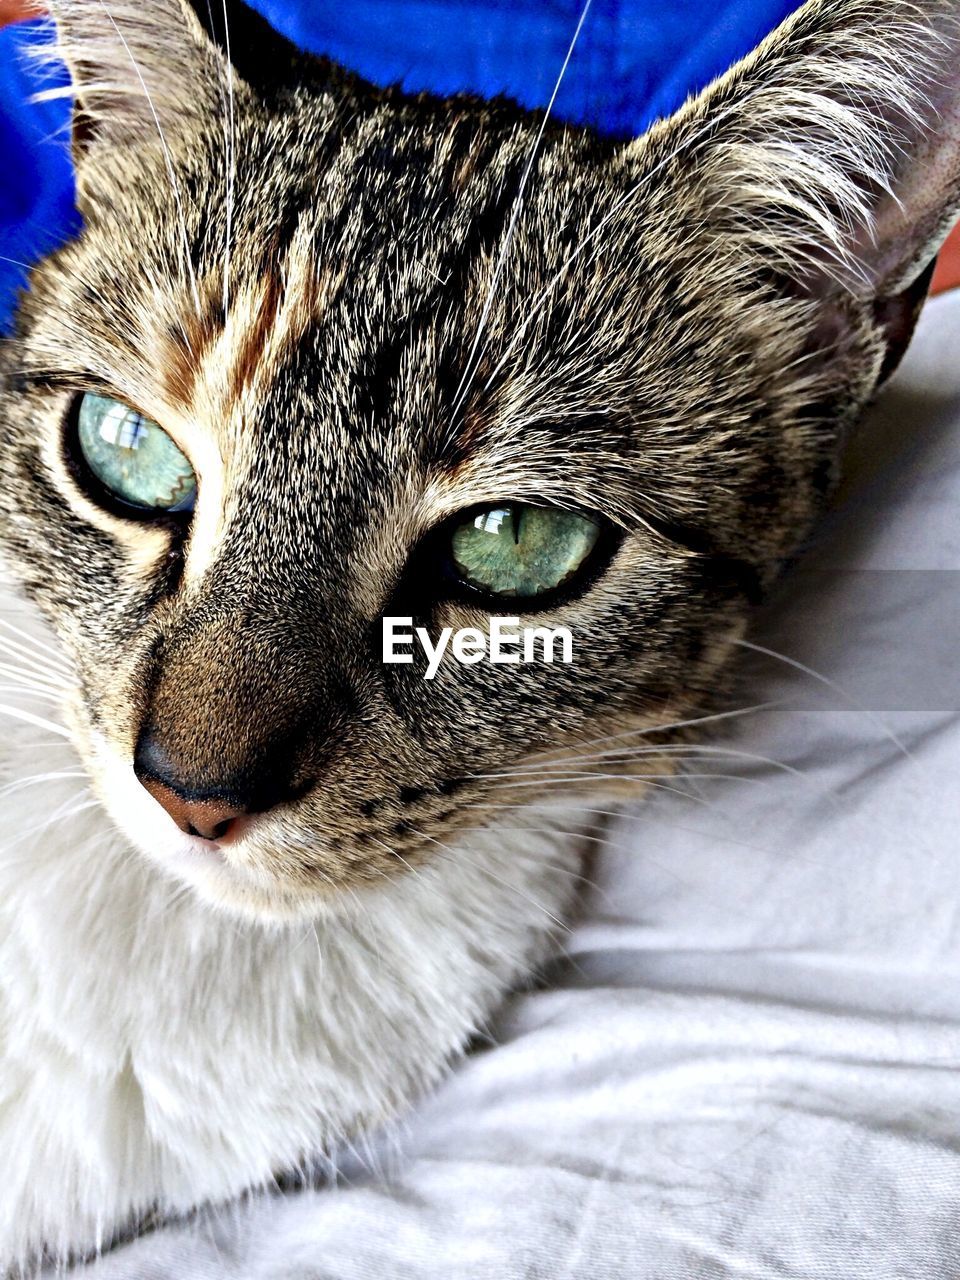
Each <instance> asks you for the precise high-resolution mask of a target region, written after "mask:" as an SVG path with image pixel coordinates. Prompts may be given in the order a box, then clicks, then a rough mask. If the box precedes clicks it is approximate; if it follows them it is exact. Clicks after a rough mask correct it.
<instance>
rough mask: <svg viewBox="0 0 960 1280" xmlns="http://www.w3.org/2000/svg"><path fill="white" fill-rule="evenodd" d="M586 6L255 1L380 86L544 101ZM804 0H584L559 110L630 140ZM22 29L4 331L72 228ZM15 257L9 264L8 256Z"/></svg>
mask: <svg viewBox="0 0 960 1280" xmlns="http://www.w3.org/2000/svg"><path fill="white" fill-rule="evenodd" d="M581 4H582V0H339V2H337V0H323V2H322V3H319V4H318V3H317V0H254V5H253V7H254V8H256V9H257V10H259V12H260V13H262V14H263V16H264V17H266V18H268V19H269V20H270V21H271V22H272V23H273V25H274V26H275V27H276V28H277V29H278V30H279V31H281V32H283V34H284V35H286V36H288V37H289V38H290V39H291V40H293V41H294V42H295V43H296V44H298V45H300V46H301V47H302V48H304V49H309V50H311V51H313V52H315V53H325V54H329V55H330V56H331V57H333V58H336V59H337V60H338V61H340V62H342V63H344V64H345V65H346V66H348V67H351V68H353V69H354V70H355V71H359V72H360V73H361V74H362V75H364V76H366V77H367V78H368V79H370V80H373V81H374V82H376V83H378V84H393V83H396V82H399V83H401V84H403V86H404V87H405V88H407V89H410V90H420V89H430V90H433V91H435V92H439V93H445V94H446V93H454V92H456V91H458V90H472V91H474V92H477V93H480V94H483V95H485V96H493V95H494V94H497V93H506V94H509V95H510V96H511V97H513V98H515V99H516V100H517V101H518V102H520V103H522V104H523V105H524V106H528V107H543V106H546V104H547V103H548V102H549V100H550V95H551V93H552V92H553V87H554V84H555V82H556V79H557V75H558V73H559V71H560V68H561V67H562V65H563V61H564V58H565V56H566V53H567V49H568V47H569V45H570V42H571V39H572V37H573V34H574V31H575V30H576V27H577V22H578V19H579V17H580V14H581ZM798 4H799V0H669V3H663V2H662V0H592V4H591V7H590V9H589V11H588V13H587V16H586V20H585V21H584V23H583V27H582V29H581V32H580V36H579V39H578V40H577V44H576V48H575V50H574V53H573V56H572V58H571V60H570V65H569V67H568V69H567V72H566V75H565V76H564V79H563V83H562V85H561V87H560V91H559V93H558V95H557V99H556V104H555V106H554V114H555V116H556V117H557V118H558V119H561V120H566V121H568V122H570V123H573V124H591V125H593V126H595V127H596V128H599V129H601V130H603V131H605V132H608V133H612V134H618V135H635V134H639V133H642V132H643V130H644V129H646V128H647V126H648V125H649V124H650V123H651V122H652V121H653V120H655V119H657V118H658V117H659V116H663V115H667V114H669V113H670V112H671V111H673V110H675V109H676V107H678V106H679V105H680V104H681V103H682V102H683V100H684V99H685V98H686V97H687V95H688V94H690V93H692V92H695V91H696V90H698V89H700V88H702V87H703V86H704V85H705V84H708V83H709V82H710V81H711V80H712V79H713V78H714V77H715V76H717V75H719V74H720V73H722V72H723V71H725V70H726V68H727V67H729V66H730V65H731V64H732V63H733V62H735V61H736V60H737V59H738V58H740V57H742V56H743V55H744V54H745V53H747V52H749V50H750V49H752V48H753V47H754V46H755V45H756V44H757V43H758V42H759V40H760V39H762V37H763V36H764V35H766V34H767V32H769V31H771V30H772V29H773V28H774V27H775V26H776V25H777V24H778V23H779V22H780V21H782V19H783V18H784V17H785V16H786V15H787V14H788V13H790V12H792V10H793V9H795V8H797V7H798ZM36 31H37V27H36V25H35V24H27V25H26V26H20V27H8V28H6V29H5V30H3V31H0V175H2V177H0V330H2V329H4V328H6V327H7V326H8V324H9V319H10V313H11V311H12V308H13V304H14V300H15V297H16V293H17V290H18V289H19V288H20V287H21V285H22V283H23V278H24V270H23V267H21V266H18V265H17V263H29V262H32V261H34V260H35V259H36V258H37V257H38V256H39V255H40V254H42V253H44V252H47V251H48V250H49V249H51V248H52V247H54V246H55V245H56V244H57V243H58V242H61V241H62V240H64V239H65V238H66V237H67V236H68V235H70V234H71V233H72V231H73V230H74V229H75V228H76V227H77V225H78V217H77V214H76V212H75V211H74V207H73V180H72V174H71V170H70V163H69V151H68V147H67V145H66V138H67V134H68V124H67V106H66V104H65V103H64V102H56V103H45V104H32V103H30V101H29V99H30V97H31V96H32V94H34V93H35V92H36V90H37V87H38V85H37V80H36V71H35V70H33V69H30V68H28V67H27V66H26V65H25V64H24V59H23V56H22V52H21V49H20V46H22V44H23V42H24V40H25V39H28V38H30V37H31V33H32V34H33V36H34V37H35V35H36ZM9 259H14V260H15V261H14V262H11V261H9Z"/></svg>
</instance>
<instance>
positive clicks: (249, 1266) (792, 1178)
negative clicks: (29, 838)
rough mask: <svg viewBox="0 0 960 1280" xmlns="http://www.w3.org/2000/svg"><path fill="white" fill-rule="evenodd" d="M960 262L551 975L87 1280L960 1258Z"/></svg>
mask: <svg viewBox="0 0 960 1280" xmlns="http://www.w3.org/2000/svg"><path fill="white" fill-rule="evenodd" d="M958 357H960V291H958V292H957V293H956V294H954V295H948V296H947V297H945V298H942V299H939V300H937V301H935V302H933V303H931V304H930V305H929V306H928V307H927V309H926V311H925V313H924V316H923V319H922V322H921V326H920V331H919V334H918V337H917V339H916V342H915V345H914V347H913V349H912V350H911V353H910V355H909V357H908V360H907V362H906V364H905V366H904V368H903V369H902V370H901V372H900V374H899V375H898V376H897V378H896V380H895V381H894V383H893V385H892V386H891V387H890V388H889V389H888V390H887V392H886V393H885V395H884V397H883V399H882V401H881V403H880V405H879V406H878V408H877V410H876V411H875V412H874V413H873V414H872V415H871V417H870V419H869V420H868V422H867V423H866V424H865V425H864V428H863V431H862V434H861V436H860V438H859V442H858V444H857V446H856V447H855V449H854V451H853V452H854V456H853V458H852V459H851V474H852V480H851V482H850V484H849V485H848V489H847V493H846V495H845V497H844V499H843V501H842V502H841V503H840V504H839V508H838V511H837V513H836V515H835V516H834V517H833V518H831V520H829V521H827V523H826V525H825V526H824V531H823V533H822V534H821V536H820V538H819V544H820V545H819V546H818V548H817V549H816V550H815V551H814V553H813V554H812V556H810V557H808V559H807V561H806V563H805V566H804V568H803V570H802V571H801V572H800V573H798V574H796V575H794V577H793V578H792V579H791V580H790V581H789V582H788V583H787V584H786V585H785V588H784V590H783V592H782V596H781V599H780V600H779V601H778V602H777V603H776V605H775V606H774V607H773V608H772V609H770V610H769V611H768V615H767V617H766V618H765V619H764V620H763V623H762V626H761V628H760V629H759V630H758V631H757V632H756V633H754V639H755V641H756V642H757V643H758V644H762V645H765V646H771V647H773V648H775V649H777V650H781V651H782V652H784V653H785V654H786V655H788V656H789V657H790V658H791V659H793V660H795V661H797V662H799V663H802V664H806V665H808V666H810V667H812V668H815V669H816V671H817V672H818V673H820V675H821V676H823V677H825V678H826V680H827V681H829V682H830V683H829V684H827V683H825V682H824V680H822V679H819V678H816V677H814V676H812V675H809V674H806V673H804V672H803V671H801V670H799V669H798V668H796V667H792V666H787V665H785V664H784V663H783V662H780V661H773V660H770V659H766V658H764V657H763V656H762V655H760V654H758V653H756V652H754V651H747V652H746V653H745V654H744V658H745V660H746V661H745V670H746V672H747V679H746V681H745V684H744V687H743V689H742V691H741V696H740V700H739V701H740V705H742V706H744V707H746V706H752V705H755V704H758V703H769V702H773V701H776V702H777V705H776V706H773V707H768V708H767V709H766V710H763V711H753V712H750V713H746V714H744V715H743V716H742V717H739V718H737V719H735V720H732V721H731V722H730V723H729V725H728V726H726V727H725V729H724V732H723V733H722V734H721V735H720V736H718V737H716V738H714V739H713V740H712V742H713V746H714V747H715V748H718V749H719V748H720V747H721V746H722V747H725V748H730V749H732V750H734V751H736V752H740V753H742V754H740V755H730V754H721V753H720V752H719V750H717V751H716V752H705V753H704V754H703V757H702V759H701V760H699V761H698V763H697V765H696V766H694V767H693V768H692V769H691V771H690V772H691V773H693V774H695V775H726V776H721V777H718V776H713V777H709V776H695V777H691V778H689V779H687V780H686V781H684V782H683V783H682V784H678V789H679V790H680V791H682V792H684V793H685V794H684V795H679V794H675V793H674V792H669V791H663V792H659V793H657V794H656V795H655V797H654V798H653V799H652V800H651V801H650V802H648V803H646V804H644V805H642V806H639V807H638V808H637V809H636V811H635V812H633V813H631V814H630V815H628V816H623V817H621V818H620V819H618V820H616V821H614V822H613V823H612V824H611V825H610V826H609V827H608V828H607V830H606V831H605V832H604V835H605V836H606V837H607V838H608V839H609V843H608V844H607V845H605V847H604V848H603V849H602V851H601V852H600V853H599V855H598V857H597V858H596V861H595V862H594V864H593V866H592V867H591V868H590V872H589V874H590V877H591V879H592V880H593V882H594V887H593V889H592V890H591V891H590V893H589V901H588V904H587V907H586V910H585V914H584V918H583V920H582V922H581V923H579V924H578V925H577V927H575V928H574V930H573V933H572V936H571V939H570V961H569V963H567V964H564V965H561V966H558V968H557V971H556V972H555V973H553V974H552V975H551V976H550V981H549V983H548V985H547V986H546V987H545V988H544V989H541V990H537V991H535V992H531V993H528V994H525V995H522V996H520V997H517V998H516V999H514V1000H513V1002H512V1003H511V1005H510V1006H509V1008H508V1010H507V1011H506V1012H505V1014H504V1016H503V1017H502V1019H501V1021H500V1023H499V1025H498V1026H497V1027H496V1028H495V1040H496V1045H495V1047H490V1048H485V1049H480V1050H478V1051H477V1052H476V1053H475V1054H474V1055H473V1056H472V1057H470V1058H469V1059H468V1060H467V1061H466V1062H464V1063H462V1064H461V1065H460V1066H459V1067H458V1068H457V1069H456V1071H455V1072H454V1074H453V1075H452V1077H451V1078H450V1079H449V1081H448V1082H447V1084H446V1085H445V1087H444V1088H443V1089H441V1090H440V1092H439V1093H438V1094H436V1095H435V1096H434V1097H433V1098H431V1099H430V1100H428V1101H427V1102H425V1103H424V1105H422V1106H421V1107H420V1109H419V1111H418V1113H417V1114H416V1115H415V1116H413V1117H412V1118H411V1119H410V1120H409V1122H408V1123H407V1124H406V1126H405V1127H404V1130H403V1132H402V1133H401V1134H399V1135H393V1136H392V1137H391V1138H390V1139H389V1140H384V1142H383V1143H382V1144H380V1146H378V1147H377V1148H376V1149H373V1150H366V1151H363V1152H358V1153H356V1155H355V1156H354V1157H353V1158H352V1160H350V1161H349V1162H348V1167H347V1169H346V1171H345V1172H344V1174H343V1176H342V1177H341V1179H340V1181H339V1183H338V1184H337V1185H336V1186H334V1187H332V1188H330V1189H328V1190H323V1191H316V1192H309V1193H301V1194H295V1195H289V1196H287V1197H284V1198H280V1197H276V1198H262V1199H259V1200H256V1201H254V1202H253V1203H251V1204H249V1205H247V1206H245V1207H243V1208H236V1209H232V1210H231V1211H229V1212H223V1213H220V1214H218V1215H215V1216H213V1217H212V1218H207V1219H204V1220H202V1221H199V1222H195V1223H191V1224H187V1225H183V1226H179V1227H168V1228H167V1229H165V1230H162V1231H160V1232H158V1233H156V1234H154V1235H152V1236H148V1237H144V1238H143V1239H141V1240H139V1241H136V1242H134V1243H133V1244H132V1245H129V1246H127V1247H124V1248H122V1249H120V1250H118V1251H117V1252H115V1253H114V1254H113V1255H111V1256H110V1257H108V1258H107V1259H105V1260H104V1261H103V1262H102V1263H101V1264H100V1265H99V1266H97V1267H89V1268H86V1269H83V1271H82V1274H83V1277H84V1280H94V1277H96V1280H121V1278H123V1280H134V1278H137V1280H148V1277H149V1280H214V1278H215V1280H228V1278H229V1280H238V1278H241V1277H242V1278H243V1280H266V1278H267V1277H270V1278H271V1280H272V1278H274V1277H275V1278H276V1280H281V1278H282V1280H321V1277H322V1278H324V1280H326V1278H327V1277H329V1278H333V1277H336V1278H337V1280H347V1278H349V1280H359V1278H360V1277H365V1278H366V1277H376V1278H377V1280H393V1277H400V1278H403V1280H407V1278H408V1277H409V1278H411V1280H441V1277H442V1278H443V1280H450V1278H455V1280H481V1278H483V1280H510V1278H512V1277H545V1278H546V1277H549V1280H560V1278H561V1277H563V1278H565V1280H574V1278H576V1280H603V1278H605V1277H629V1278H631V1280H686V1278H687V1277H696V1280H706V1278H707V1277H710V1278H711V1280H713V1278H715V1277H738V1278H749V1280H761V1277H762V1278H763V1280H768V1278H770V1280H772V1278H773V1277H777V1278H778V1280H779V1278H782V1277H789V1278H790V1280H814V1278H816V1280H850V1278H854V1277H864V1278H865V1280H866V1278H867V1277H869V1280H887V1278H889V1280H894V1278H896V1280H906V1278H908V1277H910V1278H912V1277H922V1278H923V1280H949V1277H953V1276H957V1275H958V1274H960V1070H958V1068H960V909H958V904H960V788H958V779H960V655H958V642H960V573H958V570H960V358H958Z"/></svg>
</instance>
